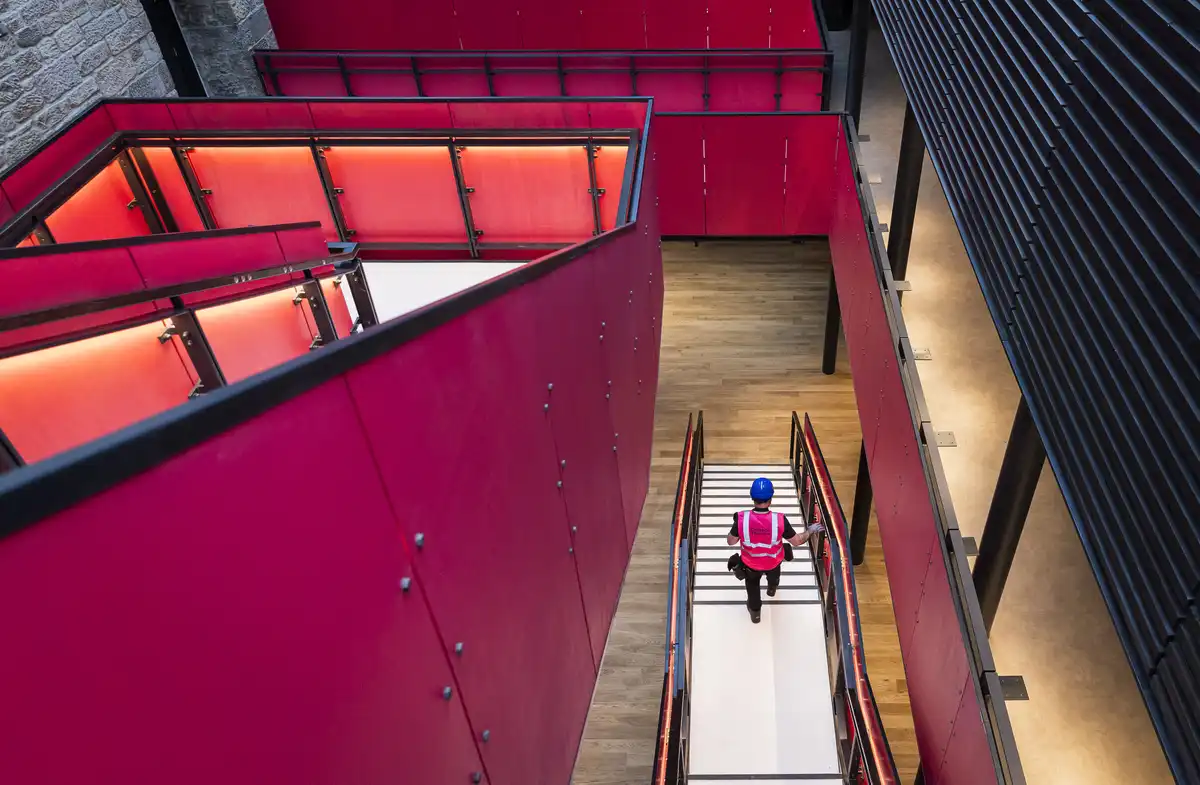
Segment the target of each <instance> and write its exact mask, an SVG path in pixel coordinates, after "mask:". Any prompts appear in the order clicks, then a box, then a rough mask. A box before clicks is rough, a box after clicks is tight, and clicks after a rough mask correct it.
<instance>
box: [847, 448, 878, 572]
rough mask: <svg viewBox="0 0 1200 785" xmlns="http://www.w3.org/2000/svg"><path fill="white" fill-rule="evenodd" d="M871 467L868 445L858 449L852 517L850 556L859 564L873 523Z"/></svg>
mask: <svg viewBox="0 0 1200 785" xmlns="http://www.w3.org/2000/svg"><path fill="white" fill-rule="evenodd" d="M874 496H875V494H874V492H873V489H872V488H871V467H870V466H869V465H868V464H867V445H866V442H864V443H863V445H862V448H861V449H860V450H859V451H858V481H857V482H856V483H855V484H854V511H853V513H851V519H850V558H851V560H852V561H853V562H854V564H855V565H856V566H857V565H859V564H862V563H863V557H864V556H866V553H867V531H868V529H869V528H870V525H871V501H872V500H873V498H874Z"/></svg>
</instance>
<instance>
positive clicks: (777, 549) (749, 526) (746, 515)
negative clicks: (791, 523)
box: [738, 510, 783, 572]
mask: <svg viewBox="0 0 1200 785" xmlns="http://www.w3.org/2000/svg"><path fill="white" fill-rule="evenodd" d="M738 534H740V535H741V538H742V564H745V565H746V566H747V567H749V568H750V569H752V570H757V571H758V572H765V571H767V570H773V569H775V568H776V567H778V566H779V565H780V563H782V562H783V514H782V513H778V512H757V511H754V510H745V511H743V512H739V513H738Z"/></svg>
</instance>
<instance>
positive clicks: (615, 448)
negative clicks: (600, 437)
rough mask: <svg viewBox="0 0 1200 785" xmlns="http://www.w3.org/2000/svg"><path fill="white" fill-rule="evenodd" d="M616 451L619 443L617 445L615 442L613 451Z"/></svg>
mask: <svg viewBox="0 0 1200 785" xmlns="http://www.w3.org/2000/svg"><path fill="white" fill-rule="evenodd" d="M616 451H617V445H615V444H614V445H613V452H616Z"/></svg>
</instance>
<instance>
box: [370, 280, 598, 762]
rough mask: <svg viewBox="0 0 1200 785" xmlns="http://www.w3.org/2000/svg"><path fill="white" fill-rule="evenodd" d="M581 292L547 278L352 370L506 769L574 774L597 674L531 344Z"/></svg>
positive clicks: (418, 566)
mask: <svg viewBox="0 0 1200 785" xmlns="http://www.w3.org/2000/svg"><path fill="white" fill-rule="evenodd" d="M580 297H581V293H580V292H578V291H575V292H568V291H566V290H565V289H562V288H560V287H559V286H556V285H555V279H554V278H544V279H542V280H541V281H539V282H537V283H536V284H531V285H528V286H525V287H522V288H519V289H516V290H514V291H513V292H510V293H509V294H508V295H506V296H505V297H504V298H502V299H500V300H496V301H493V302H491V303H488V304H486V305H483V306H481V307H480V308H478V309H476V310H473V311H472V312H470V313H469V314H467V315H466V316H463V317H461V318H458V319H455V320H454V321H451V322H449V323H447V324H445V325H443V326H441V327H439V328H437V329H436V330H435V331H434V332H431V333H429V334H427V335H425V336H423V337H422V338H421V340H419V341H417V342H414V343H409V344H406V345H405V346H403V347H401V348H400V349H398V350H396V351H394V352H392V353H391V354H389V355H386V356H384V357H380V358H378V359H376V360H374V361H371V362H369V363H368V364H366V365H364V366H362V367H360V368H357V369H355V370H354V371H352V372H351V373H350V376H349V379H350V386H351V390H352V391H353V395H354V399H355V402H356V404H357V407H358V410H359V412H360V413H361V416H362V418H363V421H364V422H365V423H368V424H369V426H368V433H369V438H370V441H371V444H372V446H373V450H374V453H375V455H376V456H377V459H378V465H379V471H380V474H381V476H382V478H383V482H384V486H385V487H386V489H387V493H388V495H389V497H390V498H391V499H392V500H393V501H394V503H395V504H396V505H398V507H397V510H398V512H400V511H402V512H401V514H400V515H399V516H398V517H399V522H400V536H401V537H403V539H404V541H405V542H407V543H415V538H416V536H417V535H418V534H422V535H423V538H422V544H421V546H420V548H419V549H418V548H416V546H415V545H414V546H412V547H413V550H414V552H415V553H416V557H415V564H414V569H415V571H416V576H417V577H418V579H419V580H420V582H421V584H422V585H423V586H424V587H425V589H426V591H427V592H428V593H429V601H430V605H431V607H432V609H433V613H434V616H435V618H436V619H437V621H438V626H439V628H440V630H441V632H442V634H443V635H444V636H445V637H444V639H445V641H446V643H447V645H453V642H462V643H463V654H462V656H461V657H458V656H453V655H451V656H450V660H451V663H452V666H453V668H454V673H455V676H456V679H457V683H458V685H459V686H461V688H462V694H463V698H464V700H465V702H466V706H467V713H468V716H469V717H470V720H471V723H472V725H473V730H474V731H475V733H477V734H478V733H480V732H481V731H482V730H483V729H485V728H487V729H490V731H491V734H490V736H491V738H490V740H489V741H488V743H487V744H485V745H481V747H480V749H481V750H482V752H483V755H484V762H485V764H486V766H487V769H488V772H489V774H490V775H491V777H492V781H493V782H494V783H497V785H524V784H525V783H534V782H565V781H567V779H568V778H569V777H570V773H571V769H572V766H573V764H574V762H575V752H576V748H577V745H578V742H579V737H580V734H581V732H582V729H583V722H584V718H585V715H586V713H587V708H588V704H589V701H590V699H591V693H592V684H593V680H594V676H595V673H594V670H593V664H592V656H591V653H590V646H589V641H588V636H587V631H586V627H585V623H584V617H583V613H582V608H583V605H582V601H581V598H580V591H579V585H578V581H577V579H576V576H575V566H574V558H573V555H572V554H571V552H570V548H571V547H572V546H571V539H570V530H569V525H568V522H567V518H566V514H565V512H564V508H563V503H562V497H561V492H560V491H559V489H558V488H557V485H556V483H557V480H558V465H557V461H556V458H555V453H554V445H553V440H552V437H551V432H550V428H549V425H548V420H547V415H546V412H545V410H544V408H543V405H544V404H545V403H549V402H550V401H551V399H552V398H551V396H552V393H551V392H550V391H549V390H548V389H547V386H548V384H550V383H551V380H549V379H546V378H544V377H543V376H542V374H541V372H540V369H539V367H538V364H537V360H536V357H537V351H536V347H538V346H539V345H540V341H541V338H542V337H543V336H541V335H540V334H539V332H538V330H537V311H538V309H539V308H540V307H541V306H542V304H544V303H546V302H548V301H550V300H553V299H557V298H566V299H569V300H571V301H572V302H578V300H579V299H580ZM580 348H581V349H582V347H580ZM448 357H453V358H454V361H453V362H451V363H447V362H446V358H448ZM447 423H454V426H453V427H447V425H446V424H447ZM400 445H403V447H402V448H401V447H400ZM532 511H537V512H536V514H531V512H532ZM548 642H553V643H552V645H547V644H548ZM518 698H519V699H518Z"/></svg>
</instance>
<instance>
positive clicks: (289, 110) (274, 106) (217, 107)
mask: <svg viewBox="0 0 1200 785" xmlns="http://www.w3.org/2000/svg"><path fill="white" fill-rule="evenodd" d="M167 111H168V112H170V114H171V120H172V121H173V122H174V124H175V128H177V129H178V130H180V131H214V130H221V131H259V130H262V131H280V130H286V131H308V130H311V129H312V128H313V121H312V114H311V113H310V112H309V110H308V104H307V103H306V102H304V101H197V102H191V101H189V102H186V103H171V104H167Z"/></svg>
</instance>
